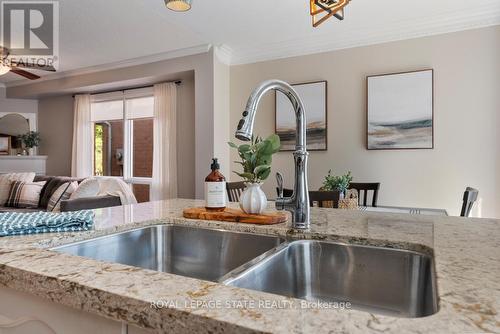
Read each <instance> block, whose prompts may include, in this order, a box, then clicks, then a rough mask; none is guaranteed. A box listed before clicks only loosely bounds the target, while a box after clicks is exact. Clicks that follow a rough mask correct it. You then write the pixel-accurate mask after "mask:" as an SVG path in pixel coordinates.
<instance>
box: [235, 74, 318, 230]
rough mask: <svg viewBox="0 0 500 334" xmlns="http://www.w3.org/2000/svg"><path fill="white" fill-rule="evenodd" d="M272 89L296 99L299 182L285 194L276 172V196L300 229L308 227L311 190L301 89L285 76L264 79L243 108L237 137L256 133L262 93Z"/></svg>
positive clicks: (294, 100)
mask: <svg viewBox="0 0 500 334" xmlns="http://www.w3.org/2000/svg"><path fill="white" fill-rule="evenodd" d="M271 90H276V91H279V92H281V93H283V94H284V95H285V96H286V97H288V99H289V100H290V102H291V103H292V106H293V109H294V111H295V119H296V124H297V128H296V132H295V137H296V142H295V152H293V157H294V160H295V184H294V186H293V194H292V196H291V197H283V176H282V175H281V174H280V173H277V174H276V179H277V181H278V188H279V196H278V198H277V199H276V209H278V210H287V211H290V212H291V213H292V227H293V228H296V229H308V228H309V226H310V221H309V211H310V207H309V190H308V186H307V157H308V155H309V153H307V149H306V135H307V134H306V114H305V110H304V104H303V103H302V100H301V99H300V97H299V96H298V94H297V92H296V91H295V90H294V89H293V88H292V86H290V85H289V84H288V83H286V82H284V81H281V80H268V81H264V82H262V83H261V84H260V85H259V86H257V88H255V90H254V91H253V93H252V94H251V95H250V97H249V98H248V102H247V106H246V108H245V111H244V112H243V118H242V119H241V120H240V122H239V123H238V129H237V131H236V134H235V136H236V138H238V139H240V140H244V141H249V140H251V138H252V134H253V125H254V121H255V113H256V112H257V107H258V106H259V103H260V100H261V98H262V96H264V95H265V94H266V93H267V92H269V91H271Z"/></svg>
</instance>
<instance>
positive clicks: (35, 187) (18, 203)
mask: <svg viewBox="0 0 500 334" xmlns="http://www.w3.org/2000/svg"><path fill="white" fill-rule="evenodd" d="M44 185H45V181H42V182H31V183H26V182H22V181H14V182H12V185H11V187H10V192H9V198H8V199H7V202H6V203H5V206H6V207H12V208H29V209H36V208H38V202H39V201H40V193H41V192H42V188H43V186H44Z"/></svg>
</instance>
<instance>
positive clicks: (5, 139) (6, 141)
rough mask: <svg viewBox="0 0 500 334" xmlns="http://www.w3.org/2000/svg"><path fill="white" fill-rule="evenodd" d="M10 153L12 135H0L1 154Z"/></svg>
mask: <svg viewBox="0 0 500 334" xmlns="http://www.w3.org/2000/svg"><path fill="white" fill-rule="evenodd" d="M9 154H10V136H0V155H9Z"/></svg>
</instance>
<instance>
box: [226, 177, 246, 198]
mask: <svg viewBox="0 0 500 334" xmlns="http://www.w3.org/2000/svg"><path fill="white" fill-rule="evenodd" d="M226 190H227V197H228V199H229V202H239V201H240V196H241V194H242V193H243V190H245V182H227V183H226Z"/></svg>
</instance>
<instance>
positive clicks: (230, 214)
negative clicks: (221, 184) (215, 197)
mask: <svg viewBox="0 0 500 334" xmlns="http://www.w3.org/2000/svg"><path fill="white" fill-rule="evenodd" d="M183 215H184V218H189V219H202V220H219V221H225V222H236V223H245V224H259V225H273V224H280V223H284V222H286V221H287V219H288V216H287V214H286V213H285V212H272V213H265V214H262V215H249V214H246V213H244V212H243V211H241V210H238V209H230V208H226V209H225V210H224V211H220V212H217V211H207V209H205V208H203V207H199V208H188V209H185V210H184V211H183Z"/></svg>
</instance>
